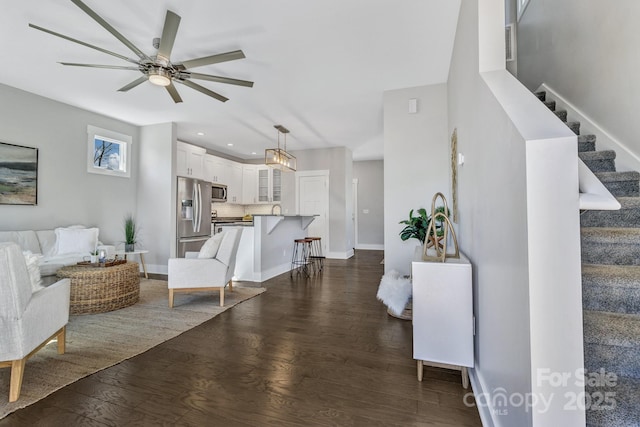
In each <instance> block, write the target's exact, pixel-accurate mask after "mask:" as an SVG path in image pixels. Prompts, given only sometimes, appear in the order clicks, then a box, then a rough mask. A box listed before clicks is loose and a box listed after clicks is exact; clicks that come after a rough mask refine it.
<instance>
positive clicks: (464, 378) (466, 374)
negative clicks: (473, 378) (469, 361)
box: [462, 366, 469, 389]
mask: <svg viewBox="0 0 640 427" xmlns="http://www.w3.org/2000/svg"><path fill="white" fill-rule="evenodd" d="M462 388H464V389H467V388H469V370H468V369H467V368H466V367H464V366H463V367H462Z"/></svg>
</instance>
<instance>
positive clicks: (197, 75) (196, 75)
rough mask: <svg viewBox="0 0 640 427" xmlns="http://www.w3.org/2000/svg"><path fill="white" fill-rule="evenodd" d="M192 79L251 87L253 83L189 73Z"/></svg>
mask: <svg viewBox="0 0 640 427" xmlns="http://www.w3.org/2000/svg"><path fill="white" fill-rule="evenodd" d="M189 75H190V77H191V78H192V79H199V80H208V81H210V82H218V83H226V84H230V85H237V86H246V87H253V82H250V81H248V80H238V79H231V78H229V77H219V76H212V75H210V74H200V73H189Z"/></svg>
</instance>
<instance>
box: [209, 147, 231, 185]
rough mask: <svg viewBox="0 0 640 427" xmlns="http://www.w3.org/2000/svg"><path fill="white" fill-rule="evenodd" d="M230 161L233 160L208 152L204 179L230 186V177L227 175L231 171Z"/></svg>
mask: <svg viewBox="0 0 640 427" xmlns="http://www.w3.org/2000/svg"><path fill="white" fill-rule="evenodd" d="M229 162H231V160H227V159H223V158H222V157H217V156H214V155H211V154H207V155H206V156H205V158H204V165H205V166H204V175H205V178H204V179H205V180H206V181H209V182H214V183H216V184H224V185H227V186H228V185H229V184H228V181H229V178H228V176H227V175H228V174H229V172H230V167H229Z"/></svg>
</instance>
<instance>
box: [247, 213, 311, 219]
mask: <svg viewBox="0 0 640 427" xmlns="http://www.w3.org/2000/svg"><path fill="white" fill-rule="evenodd" d="M253 216H283V217H285V218H302V217H307V216H318V214H314V215H299V214H282V215H271V214H254V215H253Z"/></svg>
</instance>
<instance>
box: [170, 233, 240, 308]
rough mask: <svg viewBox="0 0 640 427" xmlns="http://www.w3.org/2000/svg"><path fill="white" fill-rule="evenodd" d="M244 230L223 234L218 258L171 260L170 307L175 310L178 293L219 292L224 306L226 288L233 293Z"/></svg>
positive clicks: (193, 256) (190, 255)
mask: <svg viewBox="0 0 640 427" xmlns="http://www.w3.org/2000/svg"><path fill="white" fill-rule="evenodd" d="M241 235H242V229H240V228H232V229H229V230H227V231H225V232H224V235H223V237H222V241H221V242H220V247H219V248H218V252H217V254H216V255H215V258H197V255H198V253H197V252H187V254H186V256H187V258H171V259H169V280H168V286H169V307H171V308H173V298H174V294H175V293H176V292H200V291H216V290H218V291H220V306H221V307H222V306H224V288H225V286H227V285H229V290H230V291H232V290H233V282H232V281H231V278H232V277H233V272H234V270H235V267H236V254H237V253H238V245H239V244H240V237H241Z"/></svg>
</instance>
